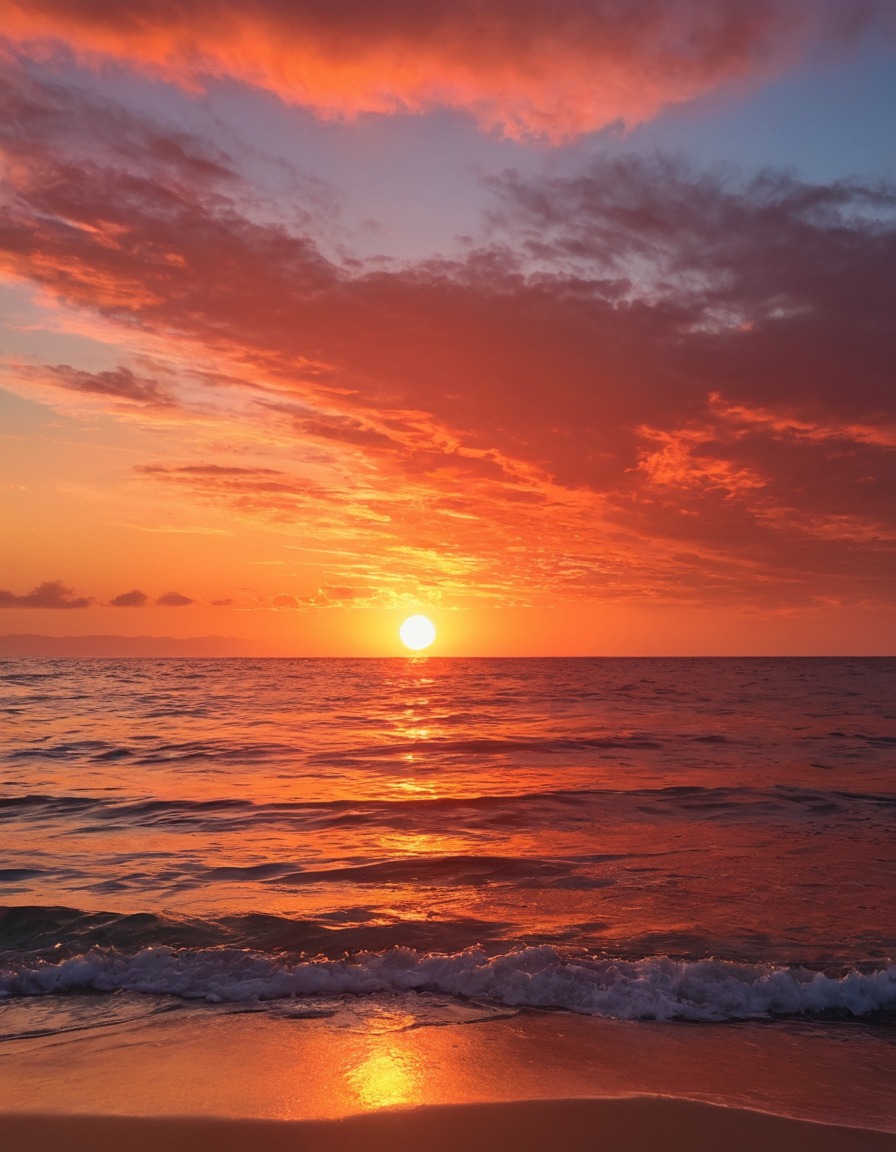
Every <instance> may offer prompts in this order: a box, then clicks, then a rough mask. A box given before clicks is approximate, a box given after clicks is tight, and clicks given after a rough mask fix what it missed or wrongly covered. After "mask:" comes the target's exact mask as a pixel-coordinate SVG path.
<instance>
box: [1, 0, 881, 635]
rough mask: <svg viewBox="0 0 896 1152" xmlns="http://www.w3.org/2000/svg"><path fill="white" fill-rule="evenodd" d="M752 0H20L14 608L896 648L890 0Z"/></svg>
mask: <svg viewBox="0 0 896 1152" xmlns="http://www.w3.org/2000/svg"><path fill="white" fill-rule="evenodd" d="M745 11H746V9H745V8H744V6H743V5H742V4H740V3H734V2H733V0H731V2H727V0H671V2H665V3H659V2H658V0H634V2H631V3H627V4H615V3H603V2H597V0H593V2H591V0H561V2H560V3H558V4H556V5H552V6H551V13H550V19H548V17H547V16H546V6H545V5H544V4H543V3H541V2H539V3H536V2H535V0H532V2H531V3H530V2H529V0H518V2H515V3H513V4H511V3H509V0H506V2H497V0H495V2H492V3H486V4H484V5H476V4H472V3H469V4H468V3H466V2H465V0H459V2H455V3H451V4H449V3H447V2H445V3H442V2H441V0H439V2H437V3H432V4H429V5H424V6H422V7H421V6H420V5H419V4H411V3H409V2H407V3H406V2H403V0H389V2H384V3H380V4H377V5H373V4H370V3H361V2H360V0H357V2H348V3H345V4H344V5H332V4H329V5H322V4H318V3H313V2H311V0H298V2H295V3H285V2H280V0H264V2H263V3H259V4H257V5H254V6H253V8H252V14H251V15H250V14H249V10H248V9H247V8H246V7H245V5H236V4H229V3H216V4H214V5H212V4H210V3H204V2H197V3H195V4H191V5H190V6H188V8H185V9H183V11H180V10H172V9H171V6H169V5H167V4H163V3H161V0H138V2H136V3H134V4H130V5H128V6H127V7H124V6H116V5H106V6H97V5H95V4H93V3H88V2H87V0H36V2H29V3H28V4H13V3H9V2H7V0H0V27H2V28H3V29H5V39H2V40H0V67H2V70H0V84H2V102H3V106H4V108H5V115H4V116H3V118H2V124H0V148H2V155H3V191H2V200H0V212H2V218H0V317H2V326H0V436H2V441H0V443H2V454H0V468H2V472H0V485H2V489H0V490H2V493H3V502H2V543H0V548H2V554H0V560H2V567H0V635H2V634H18V633H35V634H41V635H49V636H89V635H118V636H170V637H179V638H183V639H186V638H191V637H208V636H218V637H231V638H234V639H233V640H232V641H221V642H220V643H219V649H220V650H232V651H239V652H254V653H258V654H279V655H289V654H296V655H305V654H308V655H325V654H338V655H354V654H356V655H379V654H392V653H395V652H397V651H399V650H400V645H399V643H398V640H397V627H398V624H399V623H400V621H401V619H403V617H404V616H405V615H408V614H410V613H411V612H414V611H424V612H426V613H428V614H429V615H431V616H432V618H433V619H434V620H435V621H436V623H437V624H438V626H439V639H438V641H437V645H436V647H435V648H434V649H433V651H434V652H439V653H442V654H446V655H455V654H477V655H488V654H508V655H526V654H539V655H541V654H558V655H559V654H593V655H600V654H604V653H607V654H625V653H632V654H651V653H658V654H660V653H661V654H666V653H671V654H674V653H682V654H691V653H703V652H706V653H722V654H725V653H731V654H734V653H762V652H768V653H787V652H791V653H838V652H850V653H852V652H854V653H885V652H892V651H893V647H894V638H896V610H894V605H896V589H894V573H896V564H894V541H896V522H894V508H896V500H894V488H896V484H894V479H896V471H894V451H896V412H894V404H893V397H894V379H893V371H894V369H893V365H894V364H896V337H894V326H893V322H892V316H893V284H894V283H896V224H894V208H896V186H894V183H893V180H894V175H896V156H894V153H893V149H892V143H891V144H890V149H889V152H886V151H882V150H881V148H880V141H881V140H883V139H886V133H887V132H888V131H889V129H888V128H887V127H886V124H887V118H886V108H887V106H886V104H885V103H882V101H881V99H880V98H879V97H880V94H881V93H882V92H884V90H885V88H886V85H887V84H889V83H891V81H892V78H893V76H894V64H893V46H894V35H893V33H894V22H893V20H892V9H889V8H888V6H887V5H886V4H879V5H875V4H869V5H866V6H863V9H862V12H861V14H857V13H856V11H855V8H854V7H853V8H850V5H848V4H845V3H838V2H837V0H827V2H825V3H821V4H809V3H802V2H800V0H763V2H762V3H757V4H755V5H751V6H750V7H749V14H748V15H745ZM185 13H186V14H185ZM869 54H870V55H869ZM872 56H873V59H872ZM869 61H870V62H869ZM859 75H862V76H865V77H871V78H872V79H870V80H867V84H868V85H869V87H868V91H867V93H865V90H864V89H862V90H861V92H860V91H859V89H860V81H859V80H858V79H857V77H858V76H859ZM888 78H889V79H888ZM872 80H873V83H874V84H877V89H874V90H872V87H871V85H872ZM837 84H840V85H842V86H843V90H844V91H846V90H849V91H851V92H853V93H854V102H853V104H852V105H850V104H849V103H848V102H847V103H846V104H845V105H844V102H843V100H842V99H841V100H840V103H839V105H838V107H841V108H845V110H844V111H843V112H842V119H840V120H838V121H836V122H835V121H833V120H832V119H831V118H830V117H828V118H827V119H825V116H824V90H825V88H832V86H833V87H836V85H837ZM788 86H789V87H788ZM886 91H889V89H886ZM856 92H859V95H855V93H856ZM863 93H864V94H863ZM875 93H877V98H876V97H875ZM866 97H867V98H866ZM763 101H765V102H766V103H763ZM801 101H802V102H801ZM768 102H771V103H770V104H769V103H768ZM776 102H777V103H776ZM769 107H774V108H778V109H779V113H780V124H781V128H780V132H781V136H780V139H778V138H777V137H776V135H775V128H774V123H775V122H776V121H774V120H769V119H768V116H767V110H768V108H769ZM806 109H809V110H810V112H811V115H810V112H806V111H805V110H806ZM788 116H790V117H791V119H790V120H788V119H787V117H788ZM738 117H740V119H739V120H738V119H737V118H738ZM801 117H803V118H804V119H801ZM735 123H737V124H738V125H739V128H738V131H737V132H735V131H733V129H731V128H730V127H729V126H730V125H733V124H735ZM788 125H789V126H790V128H789V130H790V131H792V132H794V133H795V134H796V135H800V133H801V132H803V130H804V134H805V136H806V138H807V139H809V140H815V141H816V146H815V151H812V149H811V148H808V147H807V150H806V151H805V153H804V154H803V155H802V156H801V161H802V164H801V167H800V168H797V167H794V166H793V165H791V164H788V163H786V162H785V161H786V159H787V157H788V155H789V153H788V147H789V145H788V144H787V142H786V140H785V133H786V131H787V130H788V128H787V126H788ZM751 133H752V134H751ZM813 133H814V135H813ZM824 134H826V135H824ZM822 140H823V144H820V145H819V144H818V143H817V142H818V141H822ZM863 141H864V143H865V146H866V147H867V150H868V155H869V156H872V157H877V156H879V157H880V161H879V163H878V165H877V167H876V169H874V170H872V168H871V167H869V166H868V165H867V164H866V165H865V166H864V167H859V168H858V169H856V168H855V165H856V164H859V165H861V164H862V163H863V158H862V155H861V154H860V152H858V151H857V149H860V148H861V147H862V142H863ZM763 149H766V150H767V157H765V153H764V152H763ZM757 150H758V151H757ZM757 156H758V159H757ZM759 160H761V161H762V162H761V163H760V162H759ZM855 170H858V171H860V172H861V175H853V172H854V171H855ZM2 645H3V642H2V641H0V654H2V652H3V650H4V649H3V646H2ZM228 645H229V648H228ZM96 650H97V651H99V648H97V649H96ZM185 650H189V646H187V649H185ZM196 650H197V651H198V650H199V647H196Z"/></svg>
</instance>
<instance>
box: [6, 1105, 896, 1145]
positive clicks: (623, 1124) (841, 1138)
mask: <svg viewBox="0 0 896 1152" xmlns="http://www.w3.org/2000/svg"><path fill="white" fill-rule="evenodd" d="M2 1134H3V1147H4V1148H5V1149H7V1152H51V1150H53V1152H56V1150H60V1152H114V1150H119V1149H125V1150H126V1152H157V1150H159V1149H165V1152H255V1150H256V1149H258V1150H264V1152H360V1150H364V1152H395V1150H396V1149H402V1150H403V1152H405V1150H407V1152H409V1150H414V1152H416V1150H417V1149H419V1150H421V1152H423V1150H427V1152H456V1150H458V1149H463V1150H464V1152H502V1150H504V1149H507V1150H508V1152H510V1150H512V1152H551V1150H554V1149H558V1150H559V1149H562V1150H563V1152H597V1150H603V1149H606V1150H607V1152H610V1150H612V1152H646V1150H648V1149H662V1150H663V1152H719V1150H721V1149H725V1150H726V1152H759V1150H760V1149H762V1150H763V1152H893V1150H894V1149H896V1135H893V1134H892V1133H880V1132H867V1131H864V1132H863V1131H859V1130H857V1129H849V1128H840V1127H832V1126H828V1125H820V1124H813V1123H809V1122H806V1121H799V1120H790V1119H783V1118H781V1117H777V1116H769V1115H766V1114H763V1113H760V1112H748V1111H745V1110H743V1109H735V1108H719V1107H716V1106H714V1105H711V1104H699V1103H693V1102H690V1101H685V1100H666V1099H659V1098H656V1097H635V1098H630V1099H626V1100H523V1101H517V1102H515V1103H508V1102H502V1103H497V1104H457V1105H430V1106H428V1107H421V1108H412V1109H394V1110H387V1111H382V1112H375V1113H368V1114H365V1115H358V1116H349V1117H345V1118H343V1119H339V1120H316V1121H315V1120H293V1121H276V1120H221V1119H218V1120H215V1119H209V1118H201V1119H199V1118H158V1117H156V1118H152V1119H147V1118H142V1119H133V1118H127V1117H120V1116H104V1117H96V1116H75V1117H57V1116H28V1115H20V1116H11V1117H5V1118H4V1119H3V1121H2Z"/></svg>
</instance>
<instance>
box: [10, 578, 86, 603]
mask: <svg viewBox="0 0 896 1152" xmlns="http://www.w3.org/2000/svg"><path fill="white" fill-rule="evenodd" d="M92 603H93V601H92V600H89V599H88V598H87V597H86V596H76V595H75V593H74V590H73V589H72V588H67V587H66V586H65V585H64V584H63V583H62V581H61V580H48V581H47V582H46V583H44V584H38V586H37V587H36V588H34V589H32V591H31V592H28V593H26V594H25V595H23V596H17V595H16V594H15V593H13V592H10V591H8V590H5V589H4V590H0V608H89V607H90V605H91V604H92Z"/></svg>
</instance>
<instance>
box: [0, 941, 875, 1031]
mask: <svg viewBox="0 0 896 1152" xmlns="http://www.w3.org/2000/svg"><path fill="white" fill-rule="evenodd" d="M119 991H127V992H136V993H143V994H147V995H156V996H168V997H179V998H181V999H188V1000H202V1001H207V1002H209V1003H215V1004H220V1003H241V1004H242V1003H247V1002H253V1003H266V1002H276V1001H282V1000H284V999H290V998H301V997H345V996H364V995H375V994H383V993H409V992H429V993H433V992H434V993H440V994H443V995H449V996H453V997H458V998H460V999H463V1000H471V999H472V1000H476V1001H478V1002H480V1003H481V1002H489V1003H493V1004H496V1005H501V1006H505V1007H516V1008H520V1007H528V1008H540V1009H562V1010H566V1011H569V1012H575V1013H580V1014H584V1015H591V1016H601V1017H606V1018H611V1019H622V1020H690V1021H715V1022H718V1021H725V1020H743V1019H755V1018H760V1017H776V1016H816V1017H817V1016H822V1017H823V1016H827V1015H830V1014H836V1015H840V1016H848V1017H862V1016H867V1015H869V1014H879V1013H892V1012H896V964H891V965H889V966H888V967H885V968H880V969H879V970H877V971H873V972H868V971H859V970H857V969H854V970H851V971H847V972H845V973H843V974H840V975H829V974H826V973H824V972H815V971H811V970H809V969H806V968H800V967H782V966H772V965H766V964H741V963H735V962H732V961H725V960H715V959H706V960H695V961H684V960H674V959H670V958H668V957H663V956H652V957H646V958H644V959H640V960H620V959H614V958H606V957H593V956H592V957H583V956H569V955H564V954H563V953H562V952H561V951H559V950H558V949H556V948H554V947H550V946H540V947H521V948H516V949H514V950H512V951H510V952H505V953H501V954H499V955H489V954H488V953H487V952H486V951H485V950H484V949H482V948H470V949H466V950H465V951H463V952H456V953H432V952H418V951H415V950H414V949H411V948H392V949H389V950H387V951H385V952H378V953H371V952H368V953H360V954H358V955H355V956H352V957H347V958H344V959H340V960H326V959H314V960H293V959H290V958H289V957H286V956H282V955H271V954H264V953H260V952H255V951H249V950H241V949H228V948H205V949H202V948H200V949H177V948H171V947H166V946H159V947H150V948H144V949H141V950H140V951H138V952H136V953H133V954H127V953H124V952H122V951H119V950H117V949H114V948H94V949H91V950H90V951H89V952H86V953H84V954H82V955H79V956H74V957H70V958H69V959H65V960H61V961H57V962H53V961H49V960H45V959H41V958H36V957H34V956H27V955H18V956H16V955H9V956H8V957H7V961H6V964H5V965H4V966H3V967H2V970H0V997H6V998H9V997H22V996H47V995H52V994H57V993H71V992H105V993H113V992H119Z"/></svg>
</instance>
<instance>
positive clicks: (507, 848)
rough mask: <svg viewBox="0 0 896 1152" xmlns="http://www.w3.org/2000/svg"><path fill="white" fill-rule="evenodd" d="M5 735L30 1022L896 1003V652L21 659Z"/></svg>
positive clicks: (5, 960)
mask: <svg viewBox="0 0 896 1152" xmlns="http://www.w3.org/2000/svg"><path fill="white" fill-rule="evenodd" d="M0 725H2V737H0V781H2V784H0V893H2V898H0V903H2V905H3V908H2V910H0V949H2V955H0V997H4V998H5V999H6V1003H7V1004H8V1005H10V1006H11V1005H12V1004H13V1003H16V1004H18V1005H19V1006H20V1009H21V1008H24V1007H25V1005H26V1003H27V1004H32V1005H34V1007H33V1009H32V1011H33V1012H38V1011H40V1012H42V1013H43V1014H44V1016H46V1013H47V1012H48V1010H49V1008H50V1007H52V1006H53V1005H56V1006H57V1008H58V1010H59V1012H60V1013H62V1006H63V1005H64V1004H65V1002H66V1001H65V994H67V993H71V992H73V991H87V990H92V991H94V992H116V991H121V990H124V991H127V992H135V993H146V994H149V995H150V997H152V998H154V999H153V1002H154V1003H158V1004H160V1005H161V1004H165V1003H171V1002H172V1001H174V1000H175V999H180V1000H183V998H191V999H196V1000H210V1001H213V1002H217V1003H227V1002H235V1003H246V1002H251V1003H252V1004H253V1005H255V1006H260V1005H267V1006H268V1008H269V1010H271V1011H283V1010H285V1009H286V1008H289V1009H290V1010H291V1011H293V1012H295V1013H297V1014H301V1012H302V1011H303V1010H305V1009H307V1010H308V1011H309V1012H311V1011H324V1010H326V1011H337V1010H338V1006H339V1004H340V1003H343V1002H344V1001H345V998H347V997H354V998H357V997H359V996H381V995H384V994H394V993H396V992H401V993H407V992H417V991H419V992H423V993H427V994H436V995H437V996H438V997H440V999H439V1000H438V1004H439V1006H440V1007H439V1010H440V1011H444V1010H445V1006H446V1005H454V1006H456V1007H457V1010H458V1011H462V1010H465V1006H466V1007H469V1006H470V1005H475V1006H477V1008H478V1009H481V1007H482V1005H483V1004H485V1005H493V1006H495V1008H496V1009H497V1008H498V1007H499V1006H500V1007H511V1006H512V1007H519V1006H528V1007H541V1008H560V1009H567V1010H572V1011H574V1012H578V1013H585V1014H591V1015H597V1016H610V1017H619V1018H630V1019H655V1020H656V1019H659V1020H665V1019H686V1020H701V1021H720V1020H727V1019H732V1018H743V1017H756V1016H760V1017H761V1016H764V1015H770V1016H793V1015H798V1016H806V1015H808V1016H813V1017H818V1016H821V1017H823V1018H825V1019H826V1020H830V1019H831V1018H832V1017H833V1018H842V1019H843V1020H844V1022H845V1024H846V1026H848V1021H849V1020H850V1019H854V1018H856V1017H858V1016H864V1017H869V1016H870V1017H871V1018H873V1019H878V1020H880V1019H885V1018H886V1016H887V1014H892V1013H894V1012H896V965H894V963H893V958H894V955H896V837H894V831H896V772H894V767H896V661H894V660H887V659H793V660H791V659H589V660H583V659H551V660H461V659H437V658H428V659H419V658H415V659H390V660H266V661H251V660H196V661H191V660H122V661H103V660H95V661H91V660H6V661H0ZM22 998H27V999H22ZM433 1002H435V1001H433ZM322 1005H323V1006H324V1007H321V1006H322ZM63 1015H64V1013H63ZM58 1018H59V1019H62V1016H61V1015H60V1016H59V1017H58ZM2 1019H3V1015H2V1011H0V1021H2ZM29 1019H30V1023H29ZM35 1019H36V1017H31V1018H29V1017H28V1015H27V1013H24V1014H23V1013H21V1012H20V1011H19V1012H17V1014H16V1015H15V1028H17V1029H27V1028H28V1027H29V1026H32V1025H33V1023H34V1020H35ZM12 1022H13V1018H12V1017H9V1018H8V1024H9V1026H10V1027H11V1026H12ZM0 1031H2V1024H0ZM7 1034H8V1033H7Z"/></svg>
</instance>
